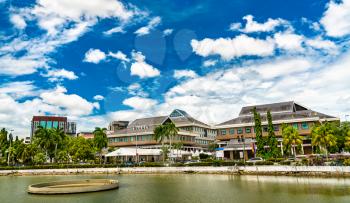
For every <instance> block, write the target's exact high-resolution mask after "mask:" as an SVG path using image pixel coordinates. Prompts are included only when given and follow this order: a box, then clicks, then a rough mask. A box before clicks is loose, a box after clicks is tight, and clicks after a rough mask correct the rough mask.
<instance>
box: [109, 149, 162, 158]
mask: <svg viewBox="0 0 350 203" xmlns="http://www.w3.org/2000/svg"><path fill="white" fill-rule="evenodd" d="M136 153H137V154H138V155H139V156H160V155H161V150H160V149H139V148H138V149H136V148H131V147H123V148H119V149H117V150H115V151H113V152H110V153H108V154H107V155H106V157H114V156H136Z"/></svg>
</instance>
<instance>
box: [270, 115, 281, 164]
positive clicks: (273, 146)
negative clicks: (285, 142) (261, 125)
mask: <svg viewBox="0 0 350 203" xmlns="http://www.w3.org/2000/svg"><path fill="white" fill-rule="evenodd" d="M267 122H268V125H267V131H268V137H267V145H268V146H269V148H268V156H269V157H274V158H276V157H278V156H279V155H280V150H278V141H277V138H276V135H275V128H274V127H273V124H272V116H271V112H270V111H267Z"/></svg>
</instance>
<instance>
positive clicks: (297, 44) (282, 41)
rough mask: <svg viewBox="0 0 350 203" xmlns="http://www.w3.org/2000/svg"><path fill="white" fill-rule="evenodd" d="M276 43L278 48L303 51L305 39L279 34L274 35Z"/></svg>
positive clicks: (299, 36) (294, 35)
mask: <svg viewBox="0 0 350 203" xmlns="http://www.w3.org/2000/svg"><path fill="white" fill-rule="evenodd" d="M274 39H275V42H276V44H277V47H278V48H281V49H285V50H290V51H301V50H302V49H303V48H302V42H303V39H304V37H303V36H301V35H297V34H294V33H289V32H283V33H282V32H278V33H276V34H275V35H274Z"/></svg>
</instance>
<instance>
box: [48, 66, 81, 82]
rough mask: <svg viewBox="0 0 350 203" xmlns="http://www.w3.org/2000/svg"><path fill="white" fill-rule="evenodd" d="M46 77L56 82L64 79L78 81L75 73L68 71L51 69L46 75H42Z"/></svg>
mask: <svg viewBox="0 0 350 203" xmlns="http://www.w3.org/2000/svg"><path fill="white" fill-rule="evenodd" d="M42 75H43V76H44V77H48V78H50V79H49V80H50V81H52V82H54V81H61V80H64V79H68V80H76V79H78V76H77V75H75V73H74V72H73V71H68V70H66V69H51V70H48V71H47V73H46V74H42Z"/></svg>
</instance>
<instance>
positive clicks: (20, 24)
mask: <svg viewBox="0 0 350 203" xmlns="http://www.w3.org/2000/svg"><path fill="white" fill-rule="evenodd" d="M10 21H11V23H12V24H13V25H14V26H15V27H16V28H18V29H21V30H22V29H24V28H26V27H27V23H26V21H25V20H24V19H23V17H22V16H20V15H17V14H15V15H11V17H10Z"/></svg>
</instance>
